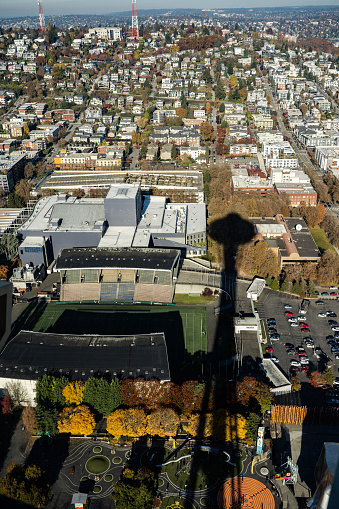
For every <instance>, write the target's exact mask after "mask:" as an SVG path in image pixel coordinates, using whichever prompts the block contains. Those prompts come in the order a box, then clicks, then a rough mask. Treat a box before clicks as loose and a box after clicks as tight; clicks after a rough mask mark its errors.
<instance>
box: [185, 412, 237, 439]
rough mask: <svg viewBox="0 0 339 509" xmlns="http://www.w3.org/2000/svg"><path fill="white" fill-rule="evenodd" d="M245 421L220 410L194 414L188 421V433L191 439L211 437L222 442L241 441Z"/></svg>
mask: <svg viewBox="0 0 339 509" xmlns="http://www.w3.org/2000/svg"><path fill="white" fill-rule="evenodd" d="M245 426H246V419H245V418H244V417H243V416H242V415H240V414H231V413H229V412H228V411H227V410H224V409H222V408H220V409H219V410H216V411H215V412H213V413H208V414H194V415H192V417H191V418H190V420H189V424H188V432H189V434H190V435H192V436H193V437H197V438H206V437H210V436H213V437H214V438H217V439H218V440H221V441H222V442H230V441H232V440H243V439H244V438H245V436H246V428H245Z"/></svg>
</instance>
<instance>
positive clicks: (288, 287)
mask: <svg viewBox="0 0 339 509" xmlns="http://www.w3.org/2000/svg"><path fill="white" fill-rule="evenodd" d="M292 287H293V283H292V281H291V279H290V277H289V275H288V274H287V275H286V276H285V279H284V281H283V282H282V283H281V286H280V290H281V291H282V292H291V291H292Z"/></svg>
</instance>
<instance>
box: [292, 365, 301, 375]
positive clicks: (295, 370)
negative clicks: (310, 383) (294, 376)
mask: <svg viewBox="0 0 339 509" xmlns="http://www.w3.org/2000/svg"><path fill="white" fill-rule="evenodd" d="M301 370H302V368H297V367H296V366H292V368H291V371H292V372H293V373H301Z"/></svg>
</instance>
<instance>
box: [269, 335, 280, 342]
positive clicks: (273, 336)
mask: <svg viewBox="0 0 339 509" xmlns="http://www.w3.org/2000/svg"><path fill="white" fill-rule="evenodd" d="M279 339H280V334H272V336H271V341H279Z"/></svg>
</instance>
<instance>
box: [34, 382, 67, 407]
mask: <svg viewBox="0 0 339 509" xmlns="http://www.w3.org/2000/svg"><path fill="white" fill-rule="evenodd" d="M67 384H68V379H67V378H66V377H65V376H62V377H60V378H58V377H54V376H52V375H43V376H42V377H41V378H39V379H38V381H37V384H36V393H35V401H36V403H37V404H38V405H39V404H40V405H43V406H45V407H47V408H49V407H56V408H58V409H60V410H61V409H62V408H63V407H64V406H65V404H66V400H65V397H64V395H63V394H62V391H63V390H64V388H65V387H66V385H67Z"/></svg>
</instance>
